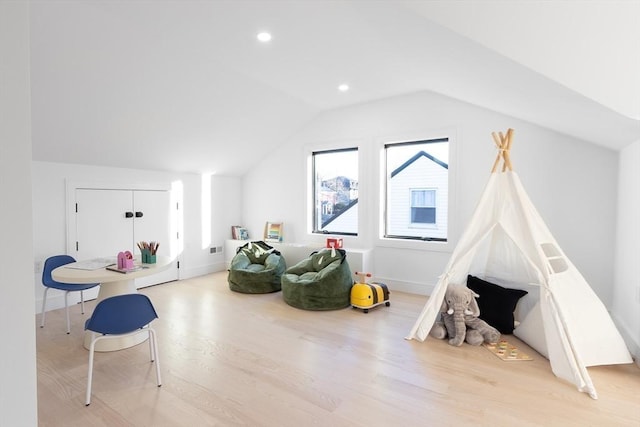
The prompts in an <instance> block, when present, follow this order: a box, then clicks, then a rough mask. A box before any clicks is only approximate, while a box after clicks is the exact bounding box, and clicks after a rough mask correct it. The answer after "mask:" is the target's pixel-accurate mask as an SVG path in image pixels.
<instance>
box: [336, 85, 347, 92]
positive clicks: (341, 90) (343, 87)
mask: <svg viewBox="0 0 640 427" xmlns="http://www.w3.org/2000/svg"><path fill="white" fill-rule="evenodd" d="M338 90H339V91H340V92H346V91H348V90H349V85H348V84H346V83H343V84H341V85H340V86H338Z"/></svg>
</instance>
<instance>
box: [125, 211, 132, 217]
mask: <svg viewBox="0 0 640 427" xmlns="http://www.w3.org/2000/svg"><path fill="white" fill-rule="evenodd" d="M124 217H125V218H133V212H125V213H124Z"/></svg>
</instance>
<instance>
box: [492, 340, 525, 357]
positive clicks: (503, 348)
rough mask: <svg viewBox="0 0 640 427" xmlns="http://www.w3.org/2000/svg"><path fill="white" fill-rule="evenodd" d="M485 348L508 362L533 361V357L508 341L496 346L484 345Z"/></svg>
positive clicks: (502, 341)
mask: <svg viewBox="0 0 640 427" xmlns="http://www.w3.org/2000/svg"><path fill="white" fill-rule="evenodd" d="M483 346H484V347H485V348H486V349H487V350H489V351H490V352H491V353H493V354H495V355H496V356H498V357H499V358H500V359H502V360H504V361H506V362H510V361H520V360H533V359H532V358H531V356H529V355H528V354H526V353H523V352H521V351H520V350H518V348H517V347H515V346H514V345H512V344H509V342H508V341H507V340H501V341H499V342H497V343H495V344H487V343H484V344H483Z"/></svg>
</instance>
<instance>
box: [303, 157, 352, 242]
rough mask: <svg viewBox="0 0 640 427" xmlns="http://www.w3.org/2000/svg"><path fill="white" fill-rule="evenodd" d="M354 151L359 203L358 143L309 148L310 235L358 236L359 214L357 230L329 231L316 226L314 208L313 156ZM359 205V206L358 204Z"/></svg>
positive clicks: (316, 216)
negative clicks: (356, 160) (356, 165)
mask: <svg viewBox="0 0 640 427" xmlns="http://www.w3.org/2000/svg"><path fill="white" fill-rule="evenodd" d="M350 151H352V152H355V153H356V156H357V159H358V167H357V168H358V178H357V182H358V198H357V199H356V203H357V204H358V205H359V204H360V165H361V160H360V155H361V153H360V147H359V146H358V145H345V146H342V147H336V148H313V149H310V150H309V174H308V178H309V181H310V184H311V186H310V197H309V199H310V200H309V202H310V215H309V220H310V228H309V232H310V234H312V235H321V236H331V235H335V236H345V237H358V235H359V234H360V227H361V225H360V215H359V213H358V218H357V230H356V231H355V232H353V233H352V232H344V231H331V230H320V229H319V228H318V227H317V226H318V209H316V206H317V204H316V197H317V192H316V190H317V181H316V164H315V156H316V155H317V154H331V153H341V152H350ZM358 207H359V206H358Z"/></svg>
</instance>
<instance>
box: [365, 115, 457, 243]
mask: <svg viewBox="0 0 640 427" xmlns="http://www.w3.org/2000/svg"><path fill="white" fill-rule="evenodd" d="M457 137H458V129H457V127H455V126H450V127H443V128H438V129H426V130H424V129H423V130H416V131H412V132H405V133H398V134H390V135H387V136H384V137H378V138H376V141H377V148H376V153H377V154H376V157H377V162H378V165H379V166H378V170H379V173H378V176H377V178H378V179H377V194H378V197H377V200H376V202H377V212H376V214H377V218H376V219H375V221H376V223H377V236H376V237H375V240H374V244H375V245H376V246H379V247H382V248H397V249H411V250H419V251H429V252H443V253H450V252H451V251H453V249H454V244H455V242H456V241H457V239H458V238H459V236H458V235H457V231H458V230H457V226H456V223H455V213H456V209H457V204H458V203H457V196H456V193H457V191H456V180H457V179H456V176H457V161H458V155H457V151H458V143H457ZM436 139H448V141H449V162H448V166H449V168H448V170H449V174H448V178H449V182H448V187H449V195H448V201H449V203H448V209H447V210H448V211H447V241H434V240H422V239H406V238H402V237H394V236H388V237H387V236H385V227H386V224H385V221H386V212H385V211H386V197H387V194H386V192H387V176H386V170H387V166H386V154H385V146H387V145H389V144H395V143H403V142H409V141H427V140H436Z"/></svg>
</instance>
